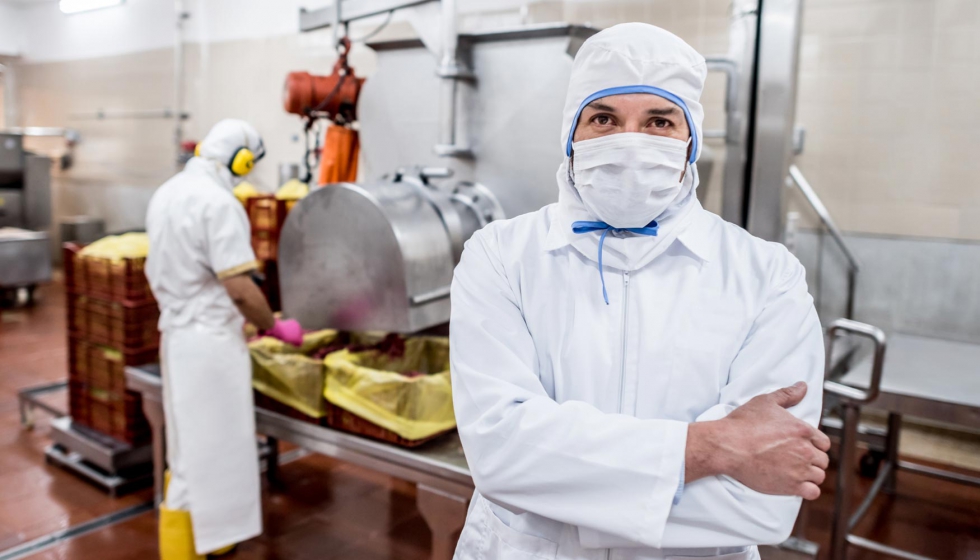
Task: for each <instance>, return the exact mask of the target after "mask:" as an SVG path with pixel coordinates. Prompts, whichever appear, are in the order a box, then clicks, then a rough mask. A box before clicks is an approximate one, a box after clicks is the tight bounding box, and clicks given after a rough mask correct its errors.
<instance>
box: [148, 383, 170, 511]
mask: <svg viewBox="0 0 980 560" xmlns="http://www.w3.org/2000/svg"><path fill="white" fill-rule="evenodd" d="M143 414H145V415H146V419H147V421H148V422H149V423H150V432H151V433H152V436H153V501H154V503H155V504H156V505H158V506H159V505H160V504H161V503H162V502H163V499H164V495H163V477H164V472H165V471H166V468H167V438H166V433H165V431H164V430H165V427H164V417H163V401H159V400H153V399H151V398H147V393H143Z"/></svg>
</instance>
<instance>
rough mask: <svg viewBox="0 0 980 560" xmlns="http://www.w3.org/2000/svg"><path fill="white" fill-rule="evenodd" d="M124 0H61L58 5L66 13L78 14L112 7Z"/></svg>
mask: <svg viewBox="0 0 980 560" xmlns="http://www.w3.org/2000/svg"><path fill="white" fill-rule="evenodd" d="M122 3H123V0H61V2H59V3H58V6H59V7H60V8H61V11H62V12H64V13H66V14H76V13H78V12H87V11H89V10H98V9H99V8H110V7H112V6H118V5H119V4H122Z"/></svg>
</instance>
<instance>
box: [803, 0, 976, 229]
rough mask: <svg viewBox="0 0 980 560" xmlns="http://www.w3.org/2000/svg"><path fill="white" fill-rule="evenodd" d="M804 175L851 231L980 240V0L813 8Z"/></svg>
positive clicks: (839, 2)
mask: <svg viewBox="0 0 980 560" xmlns="http://www.w3.org/2000/svg"><path fill="white" fill-rule="evenodd" d="M801 50H802V53H801V72H800V82H799V84H800V87H799V99H798V108H797V120H798V121H799V122H800V123H801V124H803V125H804V126H805V127H806V129H807V133H808V136H807V147H806V152H805V153H804V155H803V156H801V158H800V167H801V168H802V169H803V170H804V172H805V173H806V174H807V177H808V178H809V179H810V181H811V182H812V183H813V185H814V188H815V189H817V190H818V192H819V193H820V195H821V196H822V197H823V199H824V201H825V202H826V203H827V206H828V207H829V209H830V211H831V212H832V213H833V214H834V215H835V216H836V217H837V218H838V221H839V222H840V225H841V226H842V227H843V228H844V229H846V230H850V231H854V232H866V233H882V234H897V235H914V236H925V237H947V238H959V239H973V240H977V239H980V226H978V225H977V218H978V217H980V158H978V157H977V151H978V150H980V102H978V101H980V98H978V95H977V91H978V87H980V2H977V1H976V0H820V1H812V0H811V1H810V2H808V3H807V4H806V9H805V13H804V35H803V38H802V44H801Z"/></svg>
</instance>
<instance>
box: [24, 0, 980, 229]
mask: <svg viewBox="0 0 980 560" xmlns="http://www.w3.org/2000/svg"><path fill="white" fill-rule="evenodd" d="M494 5H495V4H487V3H484V4H483V6H484V7H483V8H481V10H482V11H478V12H477V13H474V12H472V11H468V12H465V11H464V14H463V16H462V23H461V24H462V27H463V28H464V29H477V28H485V27H492V26H511V25H516V24H520V23H541V22H551V21H567V22H572V23H589V24H592V25H594V26H597V27H604V26H608V25H611V24H614V23H618V22H621V21H632V20H636V21H647V22H650V23H654V24H657V25H660V26H662V27H665V28H667V29H669V30H671V31H673V32H675V33H677V34H678V35H680V36H681V37H683V38H684V39H686V40H687V41H689V42H690V43H691V44H692V45H693V46H694V47H695V48H697V49H699V50H700V51H701V52H702V53H704V54H706V55H711V54H720V53H724V52H725V51H726V50H727V48H728V36H727V35H728V34H727V21H728V10H729V2H728V0H601V1H586V0H540V1H530V2H528V3H527V6H526V8H524V9H519V8H514V7H513V6H507V7H504V8H500V9H494V8H493V6H494ZM406 32H407V31H406V29H405V26H404V25H397V24H393V25H392V26H390V27H389V29H387V30H386V31H385V34H386V35H387V36H397V35H400V34H405V33H406ZM382 36H385V35H382ZM329 37H330V34H329V31H325V32H317V33H312V34H304V35H294V36H286V37H277V38H271V39H260V40H254V41H237V42H230V43H218V44H210V45H205V46H200V45H192V46H189V47H188V58H187V67H188V85H187V98H188V109H189V110H190V112H191V113H192V115H193V117H192V119H191V121H190V122H188V123H187V133H188V137H189V138H200V136H201V135H202V134H203V133H204V132H205V131H206V129H207V127H208V126H210V124H212V123H213V122H215V121H216V120H218V119H219V118H223V117H228V116H237V117H242V118H246V119H249V120H251V121H253V122H255V123H256V125H257V126H258V127H259V128H260V129H261V130H262V131H263V133H264V134H265V136H266V140H267V144H268V147H269V153H270V157H269V162H266V163H265V164H264V165H263V166H260V168H259V172H258V175H257V177H256V180H257V181H258V182H259V183H262V184H264V185H266V186H271V185H272V184H273V183H274V182H275V166H276V164H278V163H279V162H281V161H296V160H298V159H299V157H300V154H301V153H302V145H301V143H299V142H298V141H297V139H298V137H297V134H298V132H299V124H298V121H297V119H296V118H295V117H293V116H291V115H287V114H285V113H284V112H283V111H282V110H281V107H280V94H281V84H282V79H283V77H284V76H285V74H286V72H288V71H290V70H294V69H308V70H311V71H314V72H329V70H330V67H331V66H332V60H331V59H332V56H331V54H330V49H329V45H328V43H329ZM801 45H802V46H801V50H802V52H801V70H800V76H799V79H800V84H799V85H800V87H799V99H798V102H799V103H798V109H797V119H798V121H799V122H800V123H801V124H802V125H804V126H805V127H806V129H807V133H808V135H807V140H808V141H807V147H806V152H805V153H804V155H802V156H801V157H800V158H799V164H800V166H801V167H802V168H803V170H804V171H805V173H806V174H807V177H808V178H809V179H810V181H811V182H812V183H813V185H814V187H815V188H816V189H817V190H818V192H819V193H820V194H821V196H822V197H823V198H824V200H825V201H826V203H827V205H828V207H829V208H830V210H831V212H832V213H833V214H834V215H835V217H836V218H837V219H838V221H839V223H840V225H841V227H842V228H843V229H845V230H849V231H855V232H871V233H887V234H899V235H921V236H931V237H950V238H962V239H980V188H978V185H977V177H980V157H978V156H977V154H976V152H977V151H978V150H980V102H978V97H977V94H976V92H977V91H978V86H980V1H977V0H808V1H807V3H806V6H805V12H804V36H803V38H802V42H801ZM354 61H355V65H356V66H357V67H358V69H359V71H361V72H362V73H369V72H370V71H371V70H372V69H373V65H374V60H373V56H372V54H371V53H370V52H369V51H368V50H367V49H364V48H363V47H362V48H361V49H360V50H359V51H357V52H356V56H355V57H354ZM172 64H173V61H172V52H171V51H170V50H169V49H167V50H160V51H151V52H144V53H137V54H130V55H123V56H118V57H111V58H104V59H96V60H82V61H72V62H61V63H46V64H21V65H19V66H18V67H17V70H18V79H19V84H20V85H19V88H18V89H19V99H18V101H19V103H20V107H21V115H22V118H21V121H22V123H26V124H31V125H68V126H73V127H75V128H78V129H79V130H80V131H81V132H82V134H83V138H84V141H83V143H82V144H81V145H80V146H79V147H78V151H77V158H76V161H77V162H78V165H77V166H76V168H75V169H73V170H72V171H70V172H68V173H66V174H61V175H60V176H59V177H58V179H57V188H56V199H55V200H56V211H57V213H58V214H59V215H66V214H71V213H76V212H88V213H93V214H96V215H100V214H102V215H103V217H105V218H107V221H108V223H109V227H110V228H123V227H133V226H138V225H139V222H140V218H141V216H142V211H143V207H142V206H141V205H145V201H146V200H148V197H149V194H150V193H151V192H152V189H153V188H154V187H156V186H157V185H159V184H160V183H161V182H162V181H163V180H165V179H166V178H167V177H168V176H169V174H170V173H171V172H172V170H173V167H172V161H173V155H174V154H173V148H172V141H171V140H172V124H171V123H169V122H166V121H159V120H158V121H93V120H78V119H69V115H70V114H71V113H74V112H93V111H95V110H96V109H99V108H104V109H154V108H162V107H164V106H167V105H168V104H169V103H170V102H171V98H172V87H173V85H172ZM723 85H724V84H723V78H722V76H720V75H718V76H716V75H711V76H709V84H708V87H707V89H706V92H705V98H704V104H705V107H706V113H707V115H706V120H705V127H706V128H709V129H711V128H715V129H718V128H721V127H722V126H723V119H724V115H723V112H722V109H721V108H722V98H723V93H724V90H723ZM709 145H710V146H712V147H714V148H716V150H717V151H718V152H719V155H721V156H723V150H722V145H721V144H720V143H719V142H718V141H709ZM263 167H264V169H263ZM718 167H719V168H720V166H718ZM715 175H716V176H715V177H714V179H713V181H712V184H711V185H706V186H705V194H706V195H707V201H706V203H707V205H708V206H709V208H714V209H717V208H720V194H721V193H720V181H719V180H720V176H719V174H718V173H716V174H715ZM115 201H118V203H117V202H115ZM117 206H118V207H117ZM123 206H125V207H123Z"/></svg>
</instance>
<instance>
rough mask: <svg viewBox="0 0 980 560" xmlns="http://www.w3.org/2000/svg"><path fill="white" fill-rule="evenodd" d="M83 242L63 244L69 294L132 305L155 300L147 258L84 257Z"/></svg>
mask: <svg viewBox="0 0 980 560" xmlns="http://www.w3.org/2000/svg"><path fill="white" fill-rule="evenodd" d="M82 248H83V245H79V244H77V243H65V244H64V245H63V254H64V269H65V287H66V289H67V291H68V292H69V293H73V294H77V295H86V296H92V297H96V298H99V299H104V300H110V301H118V302H123V303H128V304H130V305H142V304H149V303H150V302H153V301H155V300H154V298H153V292H152V291H151V290H150V284H149V282H148V281H147V279H146V276H145V275H144V267H145V265H146V259H144V258H137V259H123V260H118V261H113V260H110V259H103V258H98V257H85V256H81V255H80V254H79V252H80V251H81V250H82Z"/></svg>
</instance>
